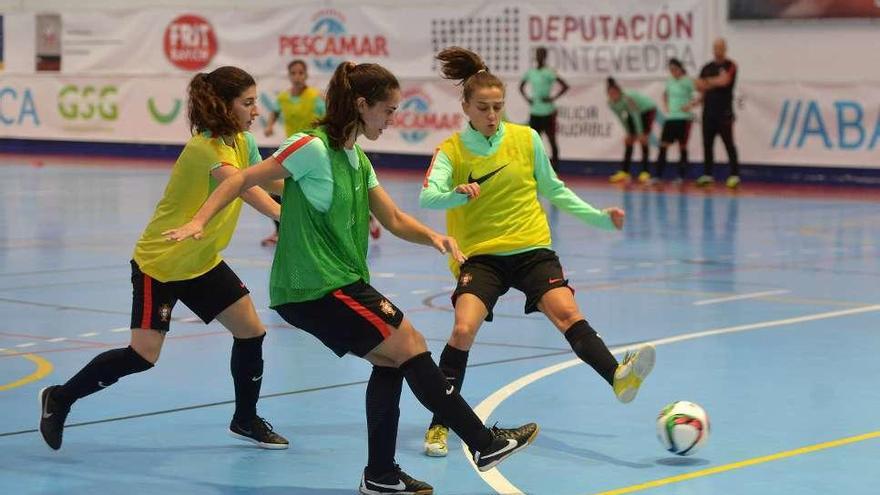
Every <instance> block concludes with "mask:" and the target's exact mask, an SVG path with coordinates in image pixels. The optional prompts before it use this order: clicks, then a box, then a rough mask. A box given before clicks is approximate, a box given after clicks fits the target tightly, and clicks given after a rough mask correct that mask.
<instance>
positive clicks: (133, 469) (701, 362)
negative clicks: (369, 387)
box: [0, 157, 880, 495]
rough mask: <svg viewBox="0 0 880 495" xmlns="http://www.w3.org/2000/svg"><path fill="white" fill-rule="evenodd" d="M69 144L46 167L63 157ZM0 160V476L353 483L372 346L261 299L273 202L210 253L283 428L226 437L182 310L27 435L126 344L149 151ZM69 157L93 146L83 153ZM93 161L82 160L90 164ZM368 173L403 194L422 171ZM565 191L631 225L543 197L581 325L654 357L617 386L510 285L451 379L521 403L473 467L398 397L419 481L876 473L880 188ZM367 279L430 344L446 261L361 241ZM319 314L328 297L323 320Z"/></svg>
mask: <svg viewBox="0 0 880 495" xmlns="http://www.w3.org/2000/svg"><path fill="white" fill-rule="evenodd" d="M62 162H63V163H62ZM2 163H3V166H0V190H2V194H0V412H2V414H0V493H2V494H9V495H12V494H16V495H23V494H87V493H88V494H91V493H128V494H138V495H140V494H162V495H170V494H188V495H196V494H250V493H254V494H269V495H273V494H278V495H281V494H285V495H293V494H318V495H337V494H339V495H341V494H350V493H355V492H356V490H357V486H358V482H359V478H360V472H361V469H362V468H363V465H364V463H365V460H366V440H365V425H364V412H363V409H364V405H363V402H364V389H365V380H366V379H367V377H368V374H369V367H368V365H367V364H366V363H364V362H361V361H360V360H358V359H355V358H352V357H346V358H343V359H337V358H336V357H335V356H334V355H333V354H332V353H331V352H329V351H327V350H325V348H324V347H322V346H321V345H320V344H319V343H318V342H317V341H316V340H314V339H312V338H311V337H310V336H309V335H307V334H305V333H304V332H301V331H298V330H296V329H294V328H290V327H288V326H286V325H285V324H284V323H283V322H282V320H281V319H280V318H279V317H278V316H277V315H276V314H275V313H274V312H272V311H271V310H268V309H266V305H267V279H268V270H269V266H270V264H271V259H272V252H271V250H268V249H266V248H261V247H260V242H259V241H260V239H262V238H263V237H264V236H265V235H267V234H268V233H269V231H270V230H271V222H269V221H268V220H266V219H263V218H260V217H259V216H258V215H257V214H256V213H254V212H253V211H252V210H248V209H245V210H244V214H243V215H242V218H241V221H240V223H239V228H238V231H237V233H236V235H235V238H234V240H233V242H232V245H231V246H230V247H229V248H228V249H227V250H226V252H225V258H226V259H227V261H228V262H229V264H230V265H231V266H232V267H233V268H234V269H235V270H236V272H238V274H239V276H241V278H242V279H243V280H244V281H245V282H246V283H247V284H248V286H249V287H250V290H251V291H252V293H253V296H254V300H255V302H256V303H257V306H258V308H261V310H262V311H261V316H262V318H263V319H264V321H265V322H266V324H267V325H268V327H269V331H270V334H269V337H268V338H267V341H266V346H265V359H266V373H265V377H264V380H263V398H262V400H261V401H260V404H259V409H260V413H261V414H262V415H263V416H265V417H266V418H267V419H269V420H270V421H271V422H272V424H273V425H274V426H275V428H276V430H278V431H279V432H281V433H283V434H284V435H286V436H287V437H288V438H289V439H290V441H291V447H290V449H289V450H287V451H266V450H260V449H258V448H255V447H252V446H251V445H249V444H243V443H239V442H238V441H236V440H234V439H232V438H230V437H228V436H227V434H226V428H227V425H228V422H229V418H230V416H231V414H232V405H231V399H232V384H231V379H230V377H229V373H228V368H229V365H228V361H229V349H230V345H231V340H230V337H229V335H228V334H227V333H226V332H225V330H224V329H223V328H222V327H220V326H219V325H218V324H216V323H215V324H212V325H209V326H207V327H206V326H204V325H203V324H201V323H200V322H197V321H195V318H194V317H193V315H192V314H191V313H189V312H188V311H187V310H186V308H185V307H183V306H181V305H178V307H177V308H176V309H175V313H174V317H175V322H174V324H173V327H172V331H171V333H170V335H169V337H170V340H169V341H168V342H167V343H166V346H165V349H164V353H163V356H162V358H161V360H160V362H159V366H157V367H156V368H155V369H153V370H152V371H150V372H147V373H143V374H140V375H136V376H132V377H129V378H126V379H123V380H122V381H120V383H118V384H117V385H115V386H113V387H112V388H110V389H108V390H106V391H104V392H102V393H99V394H96V395H94V396H91V397H88V398H86V399H84V400H82V401H81V402H79V403H78V404H77V405H76V406H75V408H74V409H73V411H72V412H71V414H70V416H69V418H68V426H67V429H66V430H65V435H64V446H63V447H62V449H61V450H60V451H57V452H54V451H50V450H49V449H48V447H46V446H45V445H44V444H43V442H42V440H41V439H40V438H39V436H38V433H36V430H35V428H36V424H37V420H38V405H37V399H36V396H37V391H38V390H39V389H40V388H42V387H44V386H46V385H48V384H52V383H57V382H61V381H64V380H66V379H67V378H69V377H70V376H71V375H72V374H73V373H74V372H75V371H77V370H78V369H79V368H80V367H81V366H82V365H83V364H85V363H86V362H87V361H89V360H90V359H91V358H92V357H93V356H94V355H96V354H97V353H99V352H101V351H103V350H105V349H108V348H112V347H118V346H124V345H127V342H128V329H127V325H128V321H129V307H130V297H131V285H130V283H129V275H130V272H129V264H128V260H129V256H130V254H131V251H132V247H133V245H134V242H135V240H136V239H137V237H138V235H139V234H140V232H141V229H142V228H143V226H144V225H145V224H146V222H147V220H148V217H149V216H150V214H151V212H152V209H153V206H154V205H155V202H156V201H157V200H158V199H159V197H160V196H161V193H162V190H163V188H164V185H165V181H166V176H167V174H168V168H167V166H166V165H167V163H166V162H162V164H161V166H159V165H156V164H152V165H151V164H149V163H140V164H139V163H124V162H121V161H119V160H109V161H108V160H95V159H89V158H83V159H73V160H48V159H47V160H46V161H45V163H44V162H43V161H39V160H36V159H34V158H32V157H4V158H2ZM86 164H88V166H86ZM96 164H97V165H96ZM379 179H380V181H381V182H382V184H383V185H384V186H385V187H386V189H388V190H389V191H390V192H391V194H392V196H393V197H394V198H395V199H396V200H397V201H398V203H399V204H400V205H402V206H403V207H404V208H405V209H406V210H408V211H410V212H412V213H414V214H415V215H416V216H418V217H419V218H421V219H422V220H424V221H426V222H428V223H429V224H430V225H432V226H434V227H437V228H440V227H441V226H442V225H443V221H442V214H441V213H440V212H434V211H420V210H418V209H417V196H418V191H419V183H420V180H421V178H420V176H418V175H417V174H390V173H385V174H382V172H381V169H380V175H379ZM571 185H572V187H573V188H574V189H575V190H576V191H577V192H578V193H579V194H580V195H581V196H582V197H584V198H586V199H587V200H588V201H590V202H591V203H592V204H594V205H596V206H612V205H621V206H623V207H625V208H626V210H627V215H628V219H627V220H628V221H627V225H626V228H625V230H624V232H622V233H609V232H603V231H598V230H592V229H589V228H587V227H584V226H582V225H580V224H578V223H577V222H576V221H575V220H574V219H573V218H572V217H570V216H567V215H565V214H562V213H559V212H555V213H551V215H550V216H551V219H552V226H553V229H554V241H555V248H556V249H557V251H558V252H559V254H560V257H561V259H562V262H563V266H565V267H566V269H567V275H568V276H569V277H570V279H571V282H572V284H573V285H574V286H575V287H576V289H577V294H576V296H577V299H578V302H579V303H580V305H581V308H582V309H583V310H584V311H585V313H586V314H587V318H588V319H589V321H590V322H591V323H592V325H593V326H594V327H595V328H597V329H599V331H600V332H601V333H602V335H603V336H604V338H605V341H606V342H607V343H608V344H609V345H610V346H613V347H614V349H615V350H616V351H623V350H625V348H626V346H628V345H631V344H633V343H638V342H645V341H652V342H654V344H655V345H656V346H657V366H656V368H655V371H654V373H653V374H652V375H651V376H650V378H649V380H648V381H647V382H646V384H645V386H644V388H643V389H642V391H641V393H640V395H639V396H638V398H637V399H636V400H635V401H634V402H633V403H631V404H629V405H622V404H619V403H618V402H617V401H616V400H615V399H614V396H613V394H612V393H611V391H610V389H609V387H608V386H607V385H606V384H605V383H604V382H603V381H602V380H601V379H600V378H599V377H598V376H597V375H596V374H595V373H594V372H593V371H592V370H591V369H590V368H589V367H587V366H586V365H584V364H582V363H580V362H579V361H576V360H572V359H573V357H574V356H573V354H572V353H571V351H570V349H569V348H568V345H567V343H566V342H565V340H564V339H563V338H562V337H561V336H560V335H559V334H558V333H557V332H556V330H554V329H553V328H552V327H551V325H550V324H549V323H548V322H547V321H546V320H545V319H543V318H542V317H541V316H540V315H530V316H524V315H522V304H523V298H522V297H521V295H520V294H519V293H509V294H508V295H507V296H505V297H504V298H502V300H501V302H500V303H499V305H498V307H497V308H496V320H495V322H494V323H491V324H487V325H485V326H484V327H483V329H482V330H481V332H480V334H479V336H478V339H477V343H476V345H475V346H474V348H473V350H472V352H471V358H470V362H471V369H470V370H469V371H468V373H467V380H466V382H465V387H464V395H465V397H466V398H467V399H468V401H469V402H471V403H472V404H473V405H475V406H478V412H479V413H480V414H481V415H483V416H484V417H488V418H489V419H488V420H489V422H490V424H491V423H494V422H495V421H499V422H500V423H501V424H518V423H520V422H525V421H536V422H538V423H539V424H540V425H541V433H540V435H539V436H538V438H537V440H536V441H535V443H534V444H533V445H532V446H531V447H530V448H529V449H527V450H526V451H524V452H523V453H522V454H519V455H517V456H515V457H513V458H511V459H510V460H509V461H507V462H505V463H503V464H502V465H501V466H500V469H498V470H493V471H491V472H489V473H485V474H484V475H483V476H481V474H480V473H477V472H476V471H475V470H474V469H473V468H471V466H470V464H469V463H468V461H467V460H466V457H465V455H464V454H463V452H462V450H461V447H460V442H459V441H458V440H457V439H454V440H453V441H452V443H451V445H450V455H449V457H447V458H445V459H433V458H427V457H425V456H423V455H422V453H421V448H422V437H423V433H424V428H425V426H426V424H427V422H428V420H429V417H428V413H427V412H426V411H425V410H423V409H422V408H421V406H419V405H418V404H417V402H416V401H415V399H414V398H413V396H412V394H411V393H410V392H408V391H406V392H404V398H403V404H402V414H401V423H400V435H399V442H398V457H397V460H398V462H399V463H400V464H401V465H402V466H403V467H404V469H405V470H406V471H408V472H409V473H410V474H412V475H414V476H415V477H417V478H420V479H424V480H426V481H428V482H430V483H431V484H433V485H434V487H435V490H436V493H438V494H460V495H461V494H468V495H471V494H491V493H529V494H535V495H538V494H543V495H568V494H572V495H590V494H604V495H610V494H624V493H644V494H646V495H647V494H651V495H654V494H656V495H660V494H768V495H769V494H780V493H797V494H799V495H811V494H823V495H824V494H827V493H829V492H833V493H846V494H875V493H877V483H878V481H880V478H878V470H877V467H878V464H877V462H878V461H877V459H878V458H880V416H878V413H877V412H878V410H880V387H878V386H877V384H876V379H877V377H878V376H880V359H878V354H880V330H878V328H880V296H878V294H880V291H878V288H880V263H878V254H880V201H878V200H880V192H878V190H877V189H831V188H829V189H822V188H815V187H813V188H806V187H802V188H801V187H767V186H760V187H759V186H757V185H754V184H749V183H745V184H744V187H743V189H742V190H741V191H740V192H738V193H731V192H729V191H727V190H725V189H724V188H723V187H721V186H717V185H716V186H715V188H714V189H713V190H711V191H703V190H697V189H695V188H692V187H690V188H686V189H684V190H679V189H676V188H666V189H665V190H655V189H651V190H647V189H642V188H639V187H635V188H631V189H621V188H616V187H612V186H610V185H607V184H606V183H604V182H601V181H598V180H597V181H577V182H572V183H571ZM370 262H371V265H372V270H373V276H374V279H373V282H374V285H376V286H377V287H378V288H379V289H380V290H382V291H384V292H385V293H386V294H387V295H388V296H390V297H392V298H393V300H394V301H395V302H396V303H397V305H398V306H399V307H401V308H402V309H404V310H405V312H406V314H407V315H408V316H409V318H410V319H411V320H412V321H413V322H414V324H415V325H416V327H417V328H419V329H420V330H421V331H422V332H423V333H424V334H425V335H426V336H427V337H428V339H429V345H430V347H431V349H432V350H433V351H434V352H435V355H437V354H439V351H440V350H441V349H442V347H443V345H444V342H445V340H446V337H447V336H448V334H449V331H450V328H451V323H452V314H451V313H450V304H449V297H448V296H449V293H450V289H451V288H452V285H453V280H452V279H451V277H450V275H449V274H448V272H447V270H446V263H445V260H444V259H443V257H442V256H440V255H439V254H437V253H435V252H433V251H432V250H431V249H429V248H419V247H414V246H412V245H408V244H405V243H404V242H403V241H400V240H398V239H395V238H392V237H391V236H390V235H389V234H388V233H387V232H385V233H384V235H383V236H382V237H381V238H380V239H379V240H378V242H373V243H372V244H371V252H370ZM328 317H332V315H328ZM679 399H685V400H691V401H695V402H697V403H700V404H702V405H703V406H704V407H705V408H706V410H707V411H708V413H709V415H710V418H711V439H710V441H709V444H708V445H707V446H706V447H705V448H704V449H703V450H702V451H700V452H698V453H697V454H696V455H695V456H693V457H685V458H679V457H675V456H672V455H671V454H668V453H666V452H665V451H664V450H663V449H662V448H661V447H660V445H659V443H658V442H657V440H656V438H655V433H654V429H655V428H654V421H655V417H656V414H657V412H658V411H659V410H660V408H661V407H662V406H663V405H665V404H666V403H669V402H672V401H674V400H679Z"/></svg>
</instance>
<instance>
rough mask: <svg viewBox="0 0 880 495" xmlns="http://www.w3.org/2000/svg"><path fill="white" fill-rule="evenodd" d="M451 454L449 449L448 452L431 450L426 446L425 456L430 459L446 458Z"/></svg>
mask: <svg viewBox="0 0 880 495" xmlns="http://www.w3.org/2000/svg"><path fill="white" fill-rule="evenodd" d="M448 454H449V448H446V450H440V449H435V448H431V447H430V445H429V444H427V443H426V444H425V455H426V456H428V457H446V456H447V455H448Z"/></svg>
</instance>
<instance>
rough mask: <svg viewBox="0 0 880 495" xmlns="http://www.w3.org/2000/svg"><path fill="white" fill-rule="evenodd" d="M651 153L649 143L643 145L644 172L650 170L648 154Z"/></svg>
mask: <svg viewBox="0 0 880 495" xmlns="http://www.w3.org/2000/svg"><path fill="white" fill-rule="evenodd" d="M649 153H650V148H648V145H647V144H643V145H642V172H647V171H648V154H649Z"/></svg>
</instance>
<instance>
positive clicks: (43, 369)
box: [0, 354, 52, 392]
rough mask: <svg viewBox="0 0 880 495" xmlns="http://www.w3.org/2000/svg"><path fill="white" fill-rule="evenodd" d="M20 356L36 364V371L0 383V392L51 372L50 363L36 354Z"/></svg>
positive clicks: (33, 380)
mask: <svg viewBox="0 0 880 495" xmlns="http://www.w3.org/2000/svg"><path fill="white" fill-rule="evenodd" d="M21 357H23V358H25V359H28V360H30V361H33V362H34V363H35V364H36V365H37V369H36V371H34V372H33V373H31V374H30V375H28V376H25V377H24V378H20V379H18V380H15V381H14V382H10V383H6V384H3V385H0V392H2V391H4V390H9V389H11V388H15V387H20V386H22V385H25V384H28V383H30V382H35V381H37V380H39V379H41V378H43V377H44V376H46V375H48V374H49V373H51V372H52V363H50V362H49V361H47V360H46V359H44V358H42V357H40V356H37V355H36V354H22V355H21Z"/></svg>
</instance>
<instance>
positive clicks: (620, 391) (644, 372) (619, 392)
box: [614, 344, 656, 404]
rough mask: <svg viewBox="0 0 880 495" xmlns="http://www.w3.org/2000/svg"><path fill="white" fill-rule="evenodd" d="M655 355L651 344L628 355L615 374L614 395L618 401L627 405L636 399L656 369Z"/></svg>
mask: <svg viewBox="0 0 880 495" xmlns="http://www.w3.org/2000/svg"><path fill="white" fill-rule="evenodd" d="M655 355H656V351H655V350H654V346H653V345H651V344H645V345H643V346H642V347H640V348H638V349H636V350H635V351H631V352H627V353H626V355H625V356H624V357H623V362H622V363H621V364H620V365H618V366H617V370H616V371H615V372H614V395H616V396H617V400H619V401H620V402H623V403H624V404H626V403H627V402H632V400H633V399H635V398H636V394H637V393H639V387H641V386H642V382H643V381H645V377H647V376H648V375H649V374H650V373H651V370H653V369H654V358H655Z"/></svg>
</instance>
